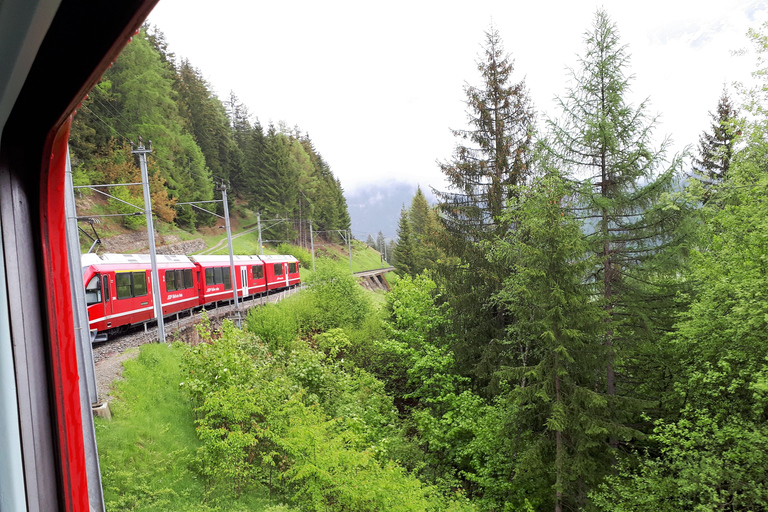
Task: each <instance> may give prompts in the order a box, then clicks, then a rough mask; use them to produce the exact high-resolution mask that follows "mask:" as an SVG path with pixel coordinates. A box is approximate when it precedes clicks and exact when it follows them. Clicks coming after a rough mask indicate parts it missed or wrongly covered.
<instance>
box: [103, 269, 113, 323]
mask: <svg viewBox="0 0 768 512" xmlns="http://www.w3.org/2000/svg"><path fill="white" fill-rule="evenodd" d="M111 285H112V283H111V282H110V276H109V274H103V275H102V276H101V294H102V297H103V300H104V316H105V317H106V319H107V329H109V328H110V327H111V326H112V320H111V318H112V286H111Z"/></svg>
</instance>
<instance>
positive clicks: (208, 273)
mask: <svg viewBox="0 0 768 512" xmlns="http://www.w3.org/2000/svg"><path fill="white" fill-rule="evenodd" d="M205 284H216V282H215V281H214V280H213V269H212V268H207V269H205Z"/></svg>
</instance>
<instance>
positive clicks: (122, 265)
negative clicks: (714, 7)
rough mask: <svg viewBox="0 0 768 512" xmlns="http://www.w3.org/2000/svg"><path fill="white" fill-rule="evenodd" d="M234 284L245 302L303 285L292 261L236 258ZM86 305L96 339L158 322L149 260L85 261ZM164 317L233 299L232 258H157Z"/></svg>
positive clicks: (90, 258)
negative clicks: (154, 320) (95, 332)
mask: <svg viewBox="0 0 768 512" xmlns="http://www.w3.org/2000/svg"><path fill="white" fill-rule="evenodd" d="M234 263H235V279H234V285H235V287H236V289H237V296H238V297H239V298H241V299H246V298H249V297H255V296H260V295H263V294H265V293H269V292H273V291H277V290H283V289H286V288H292V287H295V286H297V285H299V284H300V283H301V276H300V272H299V261H298V260H297V259H296V258H294V257H293V256H282V255H279V256H235V257H234ZM82 264H83V278H84V285H85V300H86V304H87V307H88V322H89V325H90V329H91V331H94V330H95V331H98V333H99V334H98V337H97V340H99V341H103V340H105V339H107V335H109V334H113V333H117V332H120V331H121V330H123V329H125V328H127V327H130V326H132V325H138V324H142V323H146V322H149V321H151V320H153V319H154V318H155V304H154V300H153V297H152V272H151V265H150V258H149V255H146V254H106V255H104V256H103V257H99V256H97V255H95V254H85V255H83V257H82ZM157 269H158V275H159V279H160V295H161V302H162V304H163V315H164V316H167V315H173V314H175V313H179V312H182V311H188V310H191V309H194V308H198V307H203V306H205V305H207V304H213V303H217V302H221V301H229V300H231V299H233V298H234V292H233V290H232V284H233V279H232V276H231V269H230V263H229V256H190V257H187V256H177V255H169V256H165V255H158V256H157Z"/></svg>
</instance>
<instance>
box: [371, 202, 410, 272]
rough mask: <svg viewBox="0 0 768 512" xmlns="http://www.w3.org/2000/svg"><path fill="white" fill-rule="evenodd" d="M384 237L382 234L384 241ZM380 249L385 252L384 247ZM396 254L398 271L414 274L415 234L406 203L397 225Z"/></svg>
mask: <svg viewBox="0 0 768 512" xmlns="http://www.w3.org/2000/svg"><path fill="white" fill-rule="evenodd" d="M379 234H381V232H379ZM383 238H384V237H383V236H382V242H384V240H383ZM384 243H386V242H384ZM382 245H383V244H382ZM379 251H380V252H382V253H383V252H384V247H382V248H381V249H379ZM394 256H395V261H397V271H398V272H399V273H400V274H403V275H413V236H412V234H411V222H410V220H409V219H408V209H407V208H406V207H405V205H403V208H402V209H401V210H400V221H399V223H398V225H397V247H395V254H394Z"/></svg>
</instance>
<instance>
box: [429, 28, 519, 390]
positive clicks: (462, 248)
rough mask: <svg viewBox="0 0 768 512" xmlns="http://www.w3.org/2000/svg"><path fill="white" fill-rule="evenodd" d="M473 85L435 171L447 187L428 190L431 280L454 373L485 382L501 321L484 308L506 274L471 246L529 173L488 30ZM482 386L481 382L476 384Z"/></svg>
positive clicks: (505, 71)
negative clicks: (438, 257) (436, 236)
mask: <svg viewBox="0 0 768 512" xmlns="http://www.w3.org/2000/svg"><path fill="white" fill-rule="evenodd" d="M477 69H478V71H479V72H480V75H481V78H482V85H481V86H479V87H474V86H470V85H468V86H466V88H465V93H466V98H467V99H466V105H467V116H468V126H469V127H468V128H466V129H458V130H452V132H453V134H454V136H455V137H456V138H457V139H458V140H459V143H458V144H457V146H456V149H455V151H454V154H453V157H452V158H451V159H450V160H449V161H447V162H444V163H442V164H440V168H441V170H442V171H443V173H444V174H445V176H446V178H447V180H448V183H449V184H450V190H448V191H442V192H441V191H436V195H437V198H438V208H439V211H440V219H441V222H442V224H443V227H444V228H445V229H444V231H443V233H442V236H441V238H440V240H439V245H440V246H441V248H442V249H443V250H444V251H445V252H446V254H447V255H448V256H449V258H446V261H445V263H444V264H443V265H441V266H439V269H438V274H437V275H436V280H437V281H438V282H439V283H440V286H442V287H444V288H445V290H446V293H445V294H444V296H445V297H450V299H449V300H450V301H451V305H452V307H453V309H454V311H455V313H456V315H455V318H454V321H453V327H454V329H455V332H454V334H455V335H456V339H457V344H456V347H455V352H456V356H457V360H458V361H460V365H461V371H462V372H463V373H465V374H467V375H474V376H476V377H480V378H481V379H484V380H486V382H487V379H488V377H489V376H490V375H491V374H492V372H493V371H494V370H495V369H496V368H497V367H498V364H499V346H498V344H496V343H495V342H494V340H498V339H500V338H501V337H502V336H503V332H504V329H505V326H506V324H507V321H508V319H507V318H506V316H505V314H504V311H503V309H500V308H497V307H489V306H488V305H487V299H488V297H490V296H492V295H493V294H494V293H495V292H497V291H498V290H499V287H500V285H501V282H502V280H503V277H504V276H505V275H506V273H507V269H506V268H502V267H499V266H496V265H494V264H492V263H490V262H489V261H488V260H487V259H486V257H485V254H484V252H483V250H482V249H481V248H480V245H479V242H482V241H483V240H492V239H494V238H495V237H497V236H500V235H503V234H504V233H506V232H507V230H508V229H509V227H510V225H509V223H508V221H506V220H505V218H504V217H503V216H502V212H503V210H504V207H505V206H506V202H507V201H508V200H509V199H510V198H511V194H512V192H511V191H513V190H514V186H515V185H517V184H519V183H522V182H523V181H524V179H525V176H526V175H527V174H528V172H529V160H530V154H531V140H532V136H533V129H534V126H533V124H534V112H533V108H532V106H531V101H530V99H529V97H528V93H527V91H526V87H525V82H524V81H520V82H513V81H512V73H513V69H514V68H513V61H512V60H511V58H510V56H509V55H508V54H506V53H505V51H504V48H503V45H502V41H501V37H500V36H499V33H498V31H497V30H495V29H494V28H491V29H490V30H488V31H487V32H486V33H485V45H484V48H483V55H482V58H481V59H480V60H479V61H478V63H477ZM481 385H482V384H481Z"/></svg>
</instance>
